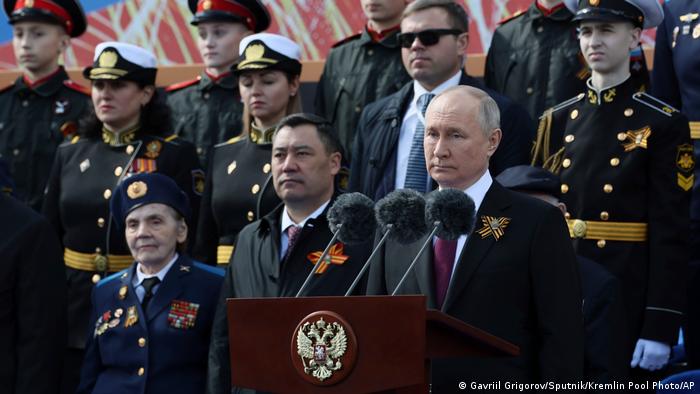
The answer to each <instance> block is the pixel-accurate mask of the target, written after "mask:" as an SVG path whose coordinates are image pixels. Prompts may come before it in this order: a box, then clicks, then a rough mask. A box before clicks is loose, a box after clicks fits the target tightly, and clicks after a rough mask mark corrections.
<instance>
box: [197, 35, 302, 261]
mask: <svg viewBox="0 0 700 394" xmlns="http://www.w3.org/2000/svg"><path fill="white" fill-rule="evenodd" d="M240 53H241V58H240V60H239V62H238V63H237V65H236V66H235V68H234V73H235V74H236V75H237V76H238V84H239V89H240V92H241V96H242V97H243V106H244V112H243V114H244V115H243V120H244V122H245V124H246V126H245V127H244V128H243V133H242V135H241V136H239V137H235V138H232V139H230V140H229V141H227V142H224V143H222V144H219V145H216V146H215V147H214V150H213V153H212V155H211V156H212V159H211V164H210V167H209V176H208V177H207V184H206V187H205V192H204V196H203V198H202V209H201V212H202V214H201V215H200V222H199V225H198V234H197V244H196V248H195V257H197V258H199V259H201V260H203V261H207V262H209V261H211V262H213V261H216V262H217V263H218V264H227V263H228V261H229V259H230V258H231V253H232V251H233V245H234V244H235V240H236V236H237V235H238V232H239V231H241V229H242V228H243V227H245V226H246V225H248V224H250V223H251V222H253V221H255V220H257V219H259V218H261V217H263V216H265V215H266V214H268V213H269V212H270V211H272V209H274V208H275V207H276V206H277V205H279V203H280V199H279V197H277V194H276V193H275V189H274V187H273V185H272V174H271V173H270V170H271V168H272V167H271V165H270V157H271V148H272V134H273V133H274V131H275V127H276V126H277V123H278V122H279V121H280V120H281V119H282V118H283V117H284V116H285V115H289V114H291V113H296V112H299V111H300V110H301V101H300V98H299V76H300V74H301V63H300V62H299V59H300V58H301V49H300V48H299V45H297V44H296V43H295V42H293V41H292V40H290V39H288V38H287V37H283V36H280V35H277V34H270V33H258V34H253V35H251V36H248V37H246V38H244V39H243V41H242V42H241V51H240Z"/></svg>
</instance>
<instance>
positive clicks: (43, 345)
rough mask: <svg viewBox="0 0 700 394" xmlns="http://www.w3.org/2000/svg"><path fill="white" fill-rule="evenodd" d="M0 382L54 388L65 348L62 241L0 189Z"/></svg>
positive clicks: (28, 389)
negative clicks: (0, 258)
mask: <svg viewBox="0 0 700 394" xmlns="http://www.w3.org/2000/svg"><path fill="white" fill-rule="evenodd" d="M0 256H2V262H0V320H2V322H3V323H2V325H0V349H2V351H0V387H2V392H3V393H7V394H48V393H57V392H58V388H59V386H60V382H61V368H58V367H57V365H60V362H61V360H62V359H63V354H64V351H65V332H66V321H65V319H66V282H65V281H64V280H63V278H64V276H65V271H64V268H63V260H62V258H61V246H60V244H59V242H58V237H56V234H54V231H53V228H52V227H51V226H50V225H49V223H48V222H47V221H46V220H45V219H44V218H43V217H41V215H39V214H38V213H36V212H34V211H32V210H31V209H29V208H28V207H26V206H25V205H24V204H22V203H20V202H19V201H16V200H15V199H14V198H12V197H9V196H6V195H4V194H3V193H0Z"/></svg>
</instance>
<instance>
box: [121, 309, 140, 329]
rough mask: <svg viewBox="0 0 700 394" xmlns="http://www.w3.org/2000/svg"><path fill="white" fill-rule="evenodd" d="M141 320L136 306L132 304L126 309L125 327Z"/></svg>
mask: <svg viewBox="0 0 700 394" xmlns="http://www.w3.org/2000/svg"><path fill="white" fill-rule="evenodd" d="M138 321H139V313H138V312H137V311H136V306H130V307H128V308H127V309H126V320H124V328H129V327H131V326H133V325H134V324H136V323H137V322H138Z"/></svg>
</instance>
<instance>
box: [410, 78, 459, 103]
mask: <svg viewBox="0 0 700 394" xmlns="http://www.w3.org/2000/svg"><path fill="white" fill-rule="evenodd" d="M461 78H462V70H461V69H460V70H459V71H457V73H456V74H455V75H453V76H452V77H450V79H448V80H447V81H445V82H443V83H441V84H440V85H438V86H437V87H436V88H435V89H433V90H430V91H428V90H427V89H426V88H424V87H423V85H421V84H420V82H418V81H416V80H414V81H413V101H411V106H412V107H414V108H417V107H416V105H417V103H418V98H419V97H420V96H422V95H424V94H425V93H432V94H434V95H436V96H437V95H438V94H440V93H442V92H444V91H445V90H447V89H449V88H451V87H453V86H457V85H459V80H460V79H461Z"/></svg>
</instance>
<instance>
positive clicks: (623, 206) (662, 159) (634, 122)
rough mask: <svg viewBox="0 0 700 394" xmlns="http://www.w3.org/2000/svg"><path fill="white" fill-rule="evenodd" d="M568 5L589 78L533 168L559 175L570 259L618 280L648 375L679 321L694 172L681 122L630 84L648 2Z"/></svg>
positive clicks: (550, 117) (547, 120)
mask: <svg viewBox="0 0 700 394" xmlns="http://www.w3.org/2000/svg"><path fill="white" fill-rule="evenodd" d="M566 4H567V6H568V7H569V9H571V10H572V12H574V14H575V16H574V21H576V22H578V23H579V39H580V46H581V51H582V53H583V54H584V56H585V58H586V61H587V62H588V64H589V66H590V67H591V70H592V77H591V79H589V80H588V83H587V85H588V87H587V90H586V91H585V92H583V93H581V94H580V95H578V96H576V97H574V98H573V99H571V100H569V101H566V102H564V103H562V104H560V105H558V106H555V107H554V108H551V109H549V110H547V111H545V113H544V114H543V115H542V118H541V119H540V125H539V129H538V136H537V144H536V147H535V152H534V158H533V163H534V164H540V165H543V166H544V167H546V168H548V169H550V170H553V171H557V172H559V173H560V176H561V181H562V185H561V192H562V200H563V201H564V202H565V203H566V205H567V207H568V224H569V230H570V234H571V237H572V238H574V245H575V247H576V251H577V253H578V254H579V255H581V256H584V257H587V258H590V259H592V260H595V261H597V262H599V263H601V264H602V265H603V266H605V267H606V268H607V269H608V270H609V271H610V272H611V273H612V274H614V275H615V276H616V277H617V278H618V279H619V280H620V284H621V286H622V293H623V301H624V304H625V310H626V313H625V314H624V315H623V316H621V318H623V319H625V320H626V321H625V323H626V326H627V338H626V352H627V355H628V357H629V358H630V360H631V362H630V365H631V367H632V368H635V369H633V370H632V373H633V374H637V373H640V372H641V373H643V371H639V370H637V369H636V368H637V367H639V368H642V369H644V370H648V371H655V370H658V369H660V368H662V367H663V366H664V365H665V364H666V362H667V360H668V358H669V353H670V346H669V345H671V344H673V343H675V342H676V339H677V336H678V327H679V323H680V320H681V317H682V315H683V314H682V307H683V302H682V300H683V283H684V281H683V280H682V279H683V272H684V268H685V266H686V264H687V262H688V231H689V225H688V222H689V218H688V209H689V197H690V190H691V189H692V187H693V179H692V174H693V173H692V170H693V167H694V158H693V147H692V145H690V134H689V130H688V120H687V118H686V117H685V116H683V115H681V114H680V113H679V112H678V111H677V110H675V109H674V108H672V107H671V106H670V105H667V104H665V103H664V102H662V101H660V100H659V99H657V98H655V97H653V96H650V95H648V94H645V93H639V92H637V91H636V89H635V85H634V83H633V81H632V80H631V78H630V72H629V50H630V49H631V48H633V47H634V46H636V45H637V43H638V42H639V36H640V35H641V31H642V29H643V28H650V27H654V26H656V25H658V24H659V23H660V22H661V20H662V17H663V13H662V10H661V6H660V5H659V3H658V2H657V1H655V0H630V1H625V2H623V1H613V0H581V1H576V0H567V2H566Z"/></svg>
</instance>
